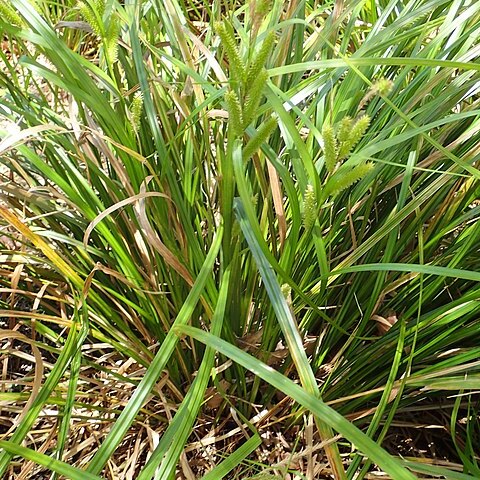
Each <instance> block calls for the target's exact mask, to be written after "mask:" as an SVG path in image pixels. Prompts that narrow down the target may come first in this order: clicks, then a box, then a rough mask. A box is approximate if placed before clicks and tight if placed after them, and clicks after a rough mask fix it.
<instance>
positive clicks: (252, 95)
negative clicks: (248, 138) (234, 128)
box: [243, 69, 268, 127]
mask: <svg viewBox="0 0 480 480" xmlns="http://www.w3.org/2000/svg"><path fill="white" fill-rule="evenodd" d="M267 80H268V72H267V71H266V70H265V69H263V70H261V71H260V73H259V74H258V75H257V78H255V80H254V81H253V83H252V85H251V87H250V88H249V90H248V95H247V98H246V102H245V107H244V109H243V122H244V127H247V126H248V125H250V123H251V122H252V120H253V119H254V118H255V117H256V113H257V110H258V106H259V105H260V102H261V101H262V98H263V95H262V94H263V90H264V88H265V85H266V84H267Z"/></svg>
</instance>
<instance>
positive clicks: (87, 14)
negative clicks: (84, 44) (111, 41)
mask: <svg viewBox="0 0 480 480" xmlns="http://www.w3.org/2000/svg"><path fill="white" fill-rule="evenodd" d="M77 6H78V9H79V11H80V15H81V16H82V17H83V19H84V20H85V21H86V22H87V23H88V24H89V25H90V26H91V27H92V30H93V32H94V33H95V35H98V36H99V37H102V36H103V25H101V24H100V22H99V21H98V17H97V15H98V13H97V14H96V13H95V12H94V11H93V10H92V9H91V8H90V6H89V5H87V4H86V3H84V2H78V4H77ZM98 16H99V17H100V18H101V15H98Z"/></svg>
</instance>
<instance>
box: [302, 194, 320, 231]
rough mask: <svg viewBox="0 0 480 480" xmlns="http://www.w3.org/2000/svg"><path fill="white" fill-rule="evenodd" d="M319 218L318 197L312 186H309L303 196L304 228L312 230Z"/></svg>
mask: <svg viewBox="0 0 480 480" xmlns="http://www.w3.org/2000/svg"><path fill="white" fill-rule="evenodd" d="M316 218H317V197H316V196H315V191H314V190H313V186H312V185H307V188H306V189H305V193H304V195H303V226H304V227H305V230H310V228H311V227H313V224H314V223H315V220H316Z"/></svg>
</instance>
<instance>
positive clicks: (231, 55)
mask: <svg viewBox="0 0 480 480" xmlns="http://www.w3.org/2000/svg"><path fill="white" fill-rule="evenodd" d="M214 28H215V31H216V32H217V34H218V36H219V37H220V40H221V41H222V45H223V48H224V49H225V53H226V54H227V57H228V61H229V62H230V80H231V82H232V86H234V87H237V86H239V85H243V84H244V83H245V77H246V71H245V63H244V62H243V60H242V57H241V56H240V53H239V51H238V48H237V44H236V42H235V38H234V37H233V35H232V34H231V33H230V30H229V29H228V28H227V27H226V25H225V24H224V23H222V22H216V23H215V25H214Z"/></svg>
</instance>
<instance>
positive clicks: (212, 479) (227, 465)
mask: <svg viewBox="0 0 480 480" xmlns="http://www.w3.org/2000/svg"><path fill="white" fill-rule="evenodd" d="M261 443H262V439H261V438H260V435H259V434H258V433H256V434H255V435H253V437H250V438H249V439H248V440H247V441H246V442H245V443H244V444H243V445H242V446H241V447H239V448H237V449H236V450H235V451H234V452H233V453H232V454H231V455H229V456H228V457H227V458H226V459H225V460H224V461H223V462H221V463H219V464H218V465H217V466H216V467H215V468H214V469H213V470H211V471H210V472H208V473H207V474H206V475H204V476H203V477H202V480H221V479H222V478H224V477H225V475H227V474H228V473H230V472H231V471H232V470H233V469H234V468H235V467H237V466H238V465H239V464H240V463H242V462H243V460H245V458H247V457H248V456H249V455H250V454H251V453H252V452H253V451H254V450H255V449H256V448H257V447H258V446H260V445H261Z"/></svg>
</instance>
